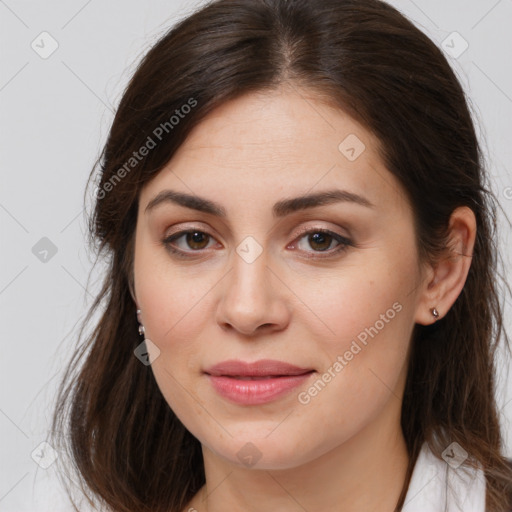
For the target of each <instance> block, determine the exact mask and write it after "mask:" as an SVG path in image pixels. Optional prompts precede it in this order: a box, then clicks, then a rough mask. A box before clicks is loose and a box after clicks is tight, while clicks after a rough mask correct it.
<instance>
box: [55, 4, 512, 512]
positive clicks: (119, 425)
mask: <svg viewBox="0 0 512 512" xmlns="http://www.w3.org/2000/svg"><path fill="white" fill-rule="evenodd" d="M283 84H289V85H291V86H293V87H295V88H297V90H300V89H301V88H304V89H308V90H310V91H314V92H315V93H316V94H317V96H318V97H319V98H322V99H323V100H324V101H328V102H331V103H332V104H334V105H336V107H337V108H339V109H341V110H342V111H344V112H346V113H348V114H349V115H350V116H352V117H353V118H354V119H356V120H357V121H359V122H360V123H361V124H362V125H363V126H365V127H366V128H367V129H368V130H369V131H371V132H372V133H374V134H375V135H376V136H377V138H378V140H379V141H380V143H381V147H380V148H379V151H380V156H381V158H382V160H383V162H384V163H385V165H386V167H387V169H388V170H389V172H391V173H392V174H393V175H394V176H395V177H396V178H397V179H398V180H399V182H400V183H401V185H402V187H403V190H404V191H405V193H406V194H407V197H408V199H409V201H410V204H411V206H412V208H413V211H414V219H415V227H416V243H417V246H418V250H419V254H420V258H421V260H422V261H428V262H432V263H434V262H436V261H438V259H439V258H441V257H443V255H445V254H446V248H447V240H448V221H449V219H450V215H451V213H452V212H453V211H454V209H455V208H457V207H459V206H468V207H469V208H471V209H472V211H473V212H474V214H475V217H476V222H477V234H476V240H475V246H474V252H473V255H472V263H471V267H470V270H469V274H468V276H467V280H466V282H465V285H464V288H463V290H462V292H461V294H460V295H459V297H458V298H457V300H456V301H455V303H454V304H453V306H452V308H451V309H450V310H449V311H448V312H447V313H446V315H445V316H444V317H443V318H442V319H440V320H439V321H437V322H436V323H434V324H433V325H430V326H424V325H419V324H416V326H415V328H414V331H413V336H412V339H411V343H412V346H411V352H410V360H409V366H408V374H407V381H406V387H405V394H404V398H403V405H402V417H401V425H402V430H403V433H404V436H405V440H406V444H407V449H408V452H409V456H410V464H409V468H408V476H407V479H406V481H405V483H404V487H403V490H402V494H401V497H400V500H399V503H398V504H397V510H400V509H401V507H402V505H403V501H404V498H405V494H406V492H407V488H408V484H409V480H410V476H411V472H412V469H413V467H414V464H415V462H416V459H417V456H418V453H419V450H420V448H421V446H422V444H423V443H424V442H428V444H429V446H430V448H431V449H432V450H433V452H434V453H435V454H436V455H437V456H438V457H441V453H442V452H443V451H444V449H445V448H446V447H447V446H448V445H449V444H451V443H452V442H454V441H456V442H458V443H459V444H460V445H461V446H462V447H463V448H464V449H465V450H466V451H467V452H468V453H469V454H470V458H468V459H467V461H466V463H465V464H468V465H470V464H471V465H474V464H480V465H481V466H482V467H483V468H484V470H485V476H486V481H487V510H488V511H489V512H504V511H505V510H508V509H507V507H510V506H511V504H510V502H509V503H508V504H507V500H509V499H510V498H509V496H510V494H511V489H512V470H511V469H510V467H509V466H508V465H507V463H506V459H505V457H504V456H503V453H502V449H503V441H502V436H501V432H500V424H499V412H498V408H497V405H496V402H495V395H494V393H495V353H496V349H497V347H498V344H499V342H500V339H502V338H503V339H504V340H506V342H507V344H506V346H507V347H509V343H510V342H509V338H508V336H507V334H506V332H505V330H504V327H503V321H502V305H501V304H500V300H499V299H500V293H499V288H498V281H497V277H498V263H499V258H498V254H497V251H496V243H497V242H496V241H497V226H496V205H495V201H496V200H495V198H494V196H493V195H492V193H491V192H490V191H489V189H488V183H487V179H488V178H487V176H486V174H485V172H484V165H483V160H484V159H483V154H482V151H481V148H480V145H479V142H478V140H477V137H476V134H475V129H474V125H473V122H472V118H471V114H470V111H469V108H468V102H467V100H466V97H465V94H464V92H463V89H462V87H461V85H460V83H459V81H458V79H457V78H456V76H455V74H454V72H453V71H452V69H451V67H450V65H449V64H448V62H447V60H446V58H445V57H444V55H443V54H442V52H441V51H440V50H439V48H438V47H437V46H436V45H435V44H434V43H433V42H432V41H431V40H430V39H429V38H428V37H427V36H426V35H425V34H423V33H422V32H421V31H420V30H419V29H417V28H416V27H415V26H414V25H413V24H412V23H411V22H410V21H409V20H407V19H406V18H405V17H404V16H403V15H402V14H400V13H399V12H398V11H397V10H396V9H394V8H393V7H391V6H390V5H388V4H386V3H384V2H381V1H378V0H322V1H318V0H218V1H213V2H210V3H208V4H207V5H205V6H204V7H202V8H201V9H199V10H198V11H196V12H195V13H194V14H192V15H190V16H188V17H187V18H185V19H184V20H182V21H181V22H179V23H178V24H176V25H175V26H174V27H173V28H172V29H171V30H170V31H169V32H168V33H166V34H165V36H164V37H162V38H161V39H160V40H159V41H158V42H157V43H156V44H155V45H154V47H153V48H152V49H151V50H150V51H149V52H148V53H147V54H146V56H145V57H144V58H143V60H142V62H141V63H140V65H139V67H138V69H137V70H136V72H135V74H134V76H133V78H132V79H131V81H130V83H129V84H128V86H127V88H126V90H125V92H124V95H123V97H122V100H121V102H120V104H119V107H118V109H117V112H116V115H115V119H114V121H113V124H112V128H111V130H110V133H109V136H108V140H107V142H106V145H105V147H104V149H103V151H102V153H101V155H100V158H99V159H98V162H97V165H96V166H95V169H93V173H94V171H95V170H96V168H98V167H99V169H100V171H101V175H100V179H99V185H98V187H99V188H98V189H97V193H96V201H95V207H94V208H95V209H94V212H93V215H92V216H91V218H90V237H91V242H92V243H97V249H98V256H101V255H104V256H106V261H107V265H108V269H107V272H106V275H105V279H104V281H103V284H102V288H101V290H100V293H99V294H98V295H97V297H96V299H95V301H94V303H93V305H92V307H91V309H90V310H89V313H88V315H87V317H86V318H85V321H84V324H83V326H82V329H81V330H80V335H79V340H81V339H82V338H83V333H84V329H85V326H86V325H87V324H88V323H89V322H90V320H91V318H92V316H93V314H94V313H95V312H99V315H100V316H99V321H97V322H96V323H95V325H94V329H93V330H92V332H90V333H89V335H88V336H87V337H86V338H85V339H84V340H83V341H79V343H80V344H79V346H78V347H77V350H76V352H75V353H74V355H73V358H72V360H71V363H70V366H69V367H68V369H67V371H66V374H65V376H64V379H63V381H62V383H61V387H60V388H59V392H58V400H57V406H56V408H55V411H54V417H53V424H52V435H53V443H54V444H55V445H58V446H61V450H64V451H65V452H66V453H69V462H70V464H71V465H72V466H73V469H74V470H75V471H76V473H77V475H78V477H79V483H80V486H81V491H82V492H83V494H84V495H85V496H86V497H87V499H89V500H90V501H91V503H94V502H95V500H96V501H98V502H100V503H103V504H104V505H106V506H107V507H108V509H109V510H113V511H116V512H134V511H148V512H149V511H151V512H163V511H166V512H169V511H170V512H180V511H181V510H182V508H183V507H184V506H185V505H186V504H187V503H188V502H189V501H190V500H191V498H192V497H193V496H194V494H195V493H196V492H197V491H198V490H199V489H200V487H201V486H202V485H203V484H204V482H205V475H204V467H203V459H202V452H201V445H200V442H199V441H198V440H197V439H196V438H195V437H193V436H192V435H191V434H190V433H189V432H188V430H187V429H186V428H185V426H184V425H183V424H182V423H181V422H180V420H179V419H178V418H177V417H176V415H175V414H174V412H173V411H172V410H171V408H170V407H169V405H168V404H167V403H166V401H165V400H164V398H163V396H162V393H161V392H160V390H159V388H158V386H157V384H156V381H155V378H154V376H153V373H152V371H151V367H150V366H145V365H143V364H141V362H140V361H139V360H138V359H137V358H136V357H135V356H134V353H133V352H134V349H135V348H136V347H137V346H138V345H139V344H140V343H141V339H140V337H139V335H138V324H137V320H136V306H135V303H134V301H133V299H132V296H131V293H130V289H131V287H132V283H133V252H134V236H135V225H136V221H137V211H138V199H139V193H140V190H141V188H142V187H143V186H144V185H145V184H146V183H148V181H150V180H151V179H152V178H153V177H155V176H156V174H157V173H158V172H159V171H160V170H161V169H162V168H163V167H164V166H165V164H166V163H168V162H169V160H170V159H171V158H172V156H173V154H174V153H175V152H176V150H177V148H178V147H179V146H180V145H181V144H182V143H183V142H184V140H185V138H186V137H187V135H188V134H189V133H190V131H191V129H192V128H193V127H194V126H196V125H197V124H198V123H200V122H201V120H202V119H203V118H204V117H205V116H206V115H207V114H208V113H209V112H211V111H212V110H213V109H215V108H216V107H218V106H219V105H221V104H223V103H224V102H226V101H228V100H231V99H234V98H237V97H238V96H240V95H241V94H247V93H250V92H261V91H272V90H274V89H276V88H277V87H279V86H280V85H283ZM193 102H195V104H194V107H193V108H190V109H186V111H187V113H186V114H185V113H184V112H185V110H183V105H186V104H188V105H191V104H192V103H193ZM176 111H179V112H181V114H182V115H179V121H177V122H176V120H174V121H170V118H171V116H172V115H173V114H175V113H176V115H178V113H177V112H176ZM165 123H167V124H165ZM162 126H165V127H166V129H163V128H162ZM157 127H161V129H160V131H157V132H156V133H158V134H159V137H157V136H156V134H155V130H156V129H157ZM149 138H151V139H152V140H153V142H155V143H156V145H155V146H154V147H153V148H152V149H150V151H149V152H148V153H147V154H146V155H145V156H144V157H143V158H140V160H139V159H138V158H137V161H136V162H134V161H132V160H130V159H131V158H133V154H134V152H138V150H139V149H140V148H141V147H142V146H144V145H148V140H149ZM156 139H158V141H157V140H156ZM121 169H124V172H123V171H121ZM93 173H91V177H92V175H93ZM109 184H110V185H109ZM505 285H506V283H505ZM506 288H507V290H508V292H510V288H509V287H508V285H506Z"/></svg>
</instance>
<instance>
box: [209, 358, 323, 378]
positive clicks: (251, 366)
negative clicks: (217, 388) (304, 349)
mask: <svg viewBox="0 0 512 512" xmlns="http://www.w3.org/2000/svg"><path fill="white" fill-rule="evenodd" d="M312 370H313V368H301V367H299V366H295V365H293V364H290V363H285V362H284V361H277V360H275V359H260V360H259V361H255V362H253V363H246V362H245V361H241V360H239V359H229V360H227V361H222V362H221V363H218V364H215V365H214V366H211V367H210V368H208V369H207V370H205V373H207V374H209V375H213V376H228V377H278V376H279V377H280V376H283V375H286V376H293V375H301V374H304V373H307V372H310V371H312Z"/></svg>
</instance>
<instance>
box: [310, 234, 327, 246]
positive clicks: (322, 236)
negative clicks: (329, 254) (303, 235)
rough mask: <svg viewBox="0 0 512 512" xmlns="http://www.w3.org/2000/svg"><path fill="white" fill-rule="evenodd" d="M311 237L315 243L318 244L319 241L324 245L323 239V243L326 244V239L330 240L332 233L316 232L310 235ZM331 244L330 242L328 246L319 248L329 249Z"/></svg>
mask: <svg viewBox="0 0 512 512" xmlns="http://www.w3.org/2000/svg"><path fill="white" fill-rule="evenodd" d="M309 238H310V241H312V242H313V244H318V243H319V244H320V245H322V241H323V243H324V245H325V242H326V240H327V241H328V240H329V238H330V235H328V234H325V233H314V234H313V235H310V237H309ZM329 245H331V244H330V242H329V243H328V244H327V246H326V247H323V248H319V249H320V250H325V249H328V248H329Z"/></svg>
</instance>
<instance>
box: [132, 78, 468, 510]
mask: <svg viewBox="0 0 512 512" xmlns="http://www.w3.org/2000/svg"><path fill="white" fill-rule="evenodd" d="M349 134H355V135H356V136H357V137H358V138H359V139H360V140H361V141H362V142H363V143H364V145H365V147H366V149H365V150H364V151H363V152H362V154H361V155H360V156H359V157H358V158H356V159H355V160H354V161H350V160H349V159H347V158H346V157H345V155H344V154H342V152H340V150H339V149H338V146H339V144H340V142H341V141H343V140H344V139H345V137H347V136H348V135H349ZM378 144H379V141H378V140H377V139H376V138H375V137H374V136H373V135H372V133H370V132H369V131H367V130H366V129H364V128H363V127H362V126H361V125H360V124H358V123H357V122H356V121H355V120H353V119H352V118H351V117H349V116H348V115H347V114H345V113H344V112H343V111H340V110H339V109H334V108H332V107H329V106H327V105H326V104H324V103H322V102H320V100H319V99H318V97H317V96H315V94H314V93H313V92H308V91H306V90H304V89H298V88H295V87H284V86H283V87H281V88H280V89H279V90H277V91H274V92H271V93H269V92H266V93H259V94H254V93H252V94H250V95H246V96H243V97H241V98H238V99H236V100H233V101H230V102H227V103H225V104H223V105H222V106H220V107H219V108H217V109H216V110H215V111H213V112H212V113H210V114H209V115H208V117H206V118H205V119H204V120H203V121H202V122H201V123H200V124H199V125H198V126H196V127H195V128H194V130H193V132H192V133H191V134H190V136H189V138H188V139H187V140H186V141H185V143H184V144H183V145H182V146H181V147H180V149H179V150H178V152H177V153H176V154H175V155H174V157H173V158H172V160H171V161H170V162H169V164H168V165H167V166H166V167H165V168H164V169H163V170H162V171H161V172H160V173H159V174H158V175H157V176H156V177H155V178H154V179H153V180H152V181H151V182H149V183H148V184H146V185H145V187H144V189H143V190H142V192H141V195H140V201H139V212H138V220H137V227H136V243H135V260H134V279H135V290H134V292H133V298H134V300H135V302H136V303H137V306H138V307H139V308H140V309H141V310H142V314H141V317H140V320H141V322H142V323H143V324H144V326H145V329H146V338H148V339H150V340H151V341H152V342H153V343H154V344H155V345H156V346H157V347H158V348H159V350H160V355H159V357H157V358H156V359H155V360H154V362H153V363H152V365H151V367H152V370H153V372H154V375H155V378H156V381H157V383H158V386H159V388H160V390H161V392H162V394H163V396H164V398H165V400H166V401H167V403H168V404H169V406H170V407H171V408H172V409H173V410H174V412H175V413H176V415H177V416H178V417H179V419H180V420H181V421H182V423H183V424H184V425H185V426H186V428H187V429H188V430H189V431H190V432H191V433H192V434H193V435H194V436H195V437H196V438H197V439H198V440H199V441H200V442H201V445H202V450H203V457H204V461H205V472H206V485H205V486H204V487H203V488H202V489H201V490H200V491H199V492H198V493H197V494H196V496H194V498H193V499H192V501H191V502H190V503H189V504H188V505H187V507H186V508H184V511H189V510H190V511H193V510H197V511H199V512H201V511H206V510H208V511H210V512H220V511H221V510H222V511H224V510H226V509H228V510H233V511H245V512H247V511H251V512H257V511H268V510H279V511H283V512H288V511H290V512H291V511H298V510H309V511H313V510H323V511H339V510H341V508H342V509H343V510H344V512H355V511H361V510H365V511H379V512H390V511H393V510H394V507H395V505H396V502H397V500H398V497H399V494H400V491H401V488H402V485H403V482H404V479H405V473H406V468H407V464H408V455H407V451H406V446H405V442H404V438H403V434H402V431H401V428H400V410H401V405H402V396H403V389H404V384H405V378H406V369H407V358H408V349H409V346H410V339H411V333H412V329H413V327H414V325H415V323H420V324H430V323H432V322H434V321H435V318H434V317H433V316H432V313H431V312H430V308H432V307H434V306H435V307H436V308H437V310H438V311H439V313H440V317H442V316H443V315H444V314H445V313H446V311H448V310H449V308H450V307H451V306H452V304H453V303H454V302H455V300H456V298H457V296H458V295H459V293H460V292H461V290H462V287H463V285H464V282H465V280H466V276H467V273H468V270H469V266H470V264H471V257H470V255H471V253H472V250H473V245H474V239H475V232H476V226H475V218H474V215H473V213H472V211H471V210H470V209H468V208H460V209H458V210H456V211H455V212H454V213H453V215H452V219H451V228H452V242H453V243H452V246H451V247H452V249H453V251H454V252H453V253H452V257H446V258H443V259H442V260H441V261H440V262H439V263H438V264H437V265H436V266H430V265H426V264H421V263H420V261H419V259H418V252H417V249H416V246H415V243H414V240H415V238H414V226H413V215H412V209H411V206H410V204H409V203H408V201H407V199H406V197H405V195H404V192H403V190H402V188H401V186H400V185H399V183H398V182H397V181H396V180H395V178H394V177H393V175H392V174H391V173H390V172H389V171H387V169H386V168H385V167H384V165H383V163H382V161H381V159H380V157H379V154H378V152H377V148H378ZM334 188H337V189H345V190H348V191H351V192H354V193H357V194H360V195H362V196H364V197H365V198H367V199H368V200H369V201H371V203H373V204H374V207H373V208H367V207H364V206H361V205H358V204H354V203H350V202H338V203H333V204H329V205H323V206H317V207H315V208H312V209H307V210H303V211H299V212H295V213H292V214H290V215H288V216H285V217H283V218H278V219H274V218H273V216H272V210H271V209H272V206H273V205H274V203H275V202H277V201H279V200H282V199H285V198H292V197H296V196H299V195H302V194H305V193H313V192H320V191H324V190H330V189H334ZM164 189H172V190H174V191H178V192H185V193H189V194H195V195H198V196H201V197H204V198H208V199H210V200H211V201H214V202H216V203H219V204H220V205H222V206H223V207H224V208H225V209H226V212H227V215H226V218H224V219H223V218H219V217H215V216H213V215H211V214H207V213H202V212H199V211H196V210H192V209H189V208H185V207H183V206H179V205H176V204H173V203H171V202H168V203H162V204H160V205H159V206H157V207H155V208H154V209H153V210H151V211H150V213H148V212H145V208H146V206H147V205H148V203H149V202H150V201H151V199H153V198H154V197H155V196H156V195H157V194H158V193H159V192H160V191H162V190H164ZM191 228H192V229H195V230H196V231H197V230H199V231H201V232H202V233H206V234H207V235H210V236H209V237H208V236H205V235H203V238H202V239H201V238H198V239H196V242H195V243H194V240H190V239H189V240H188V241H189V243H188V244H187V237H186V236H182V237H181V238H179V239H178V240H174V242H173V243H174V246H175V247H177V248H178V249H181V250H182V251H184V252H185V253H186V254H188V255H189V256H190V257H189V258H184V259H180V258H177V257H176V256H173V255H172V254H171V253H170V252H169V251H168V250H167V249H166V247H165V245H164V243H163V242H162V240H163V239H164V238H166V237H168V236H169V235H171V234H175V233H177V232H178V231H182V230H186V229H191ZM301 228H311V229H312V230H314V229H315V228H316V229H318V228H325V229H329V230H331V231H333V232H334V233H337V234H339V235H341V236H344V237H346V238H348V239H349V240H350V241H351V242H352V243H353V244H354V245H353V246H351V245H349V246H346V249H345V250H344V251H342V252H339V253H337V254H336V253H335V250H336V248H337V247H338V246H339V245H338V242H337V241H336V239H334V238H327V241H325V240H324V241H323V242H322V241H321V243H319V242H316V244H315V240H311V236H310V237H309V241H308V235H307V234H306V235H304V234H301V233H300V231H299V229H301ZM313 232H314V231H313ZM247 236H252V237H253V238H254V239H255V240H256V241H257V242H258V243H259V245H260V246H261V249H262V253H261V255H260V256H259V257H258V258H257V259H256V260H255V261H254V262H252V263H248V262H247V261H245V260H244V259H243V258H242V257H241V256H239V254H238V253H237V252H236V248H237V246H239V244H241V242H242V241H243V240H244V239H245V238H246V237H247ZM197 240H198V241H197ZM322 248H323V249H326V250H324V251H322ZM194 251H195V252H194ZM329 251H330V253H331V256H330V257H327V258H325V257H324V258H321V257H322V256H325V255H326V253H327V252H329ZM447 254H448V253H447ZM448 255H449V254H448ZM464 255H465V256H464ZM308 256H312V258H308ZM315 256H317V258H314V257H315ZM318 256H320V257H318ZM396 303H398V304H399V305H400V306H401V308H400V311H399V312H396V311H395V312H396V314H395V315H394V316H393V318H392V319H389V317H388V316H387V317H386V318H387V319H388V321H387V322H385V324H384V327H383V328H380V329H378V334H376V335H374V336H373V337H368V342H367V345H362V344H361V343H359V345H361V347H362V349H361V350H360V351H359V352H358V353H357V354H356V355H354V356H353V358H352V359H351V360H350V361H347V364H346V366H344V367H343V369H342V370H341V371H339V372H338V373H336V372H335V373H336V376H335V377H334V378H332V379H331V381H330V382H328V383H327V384H326V385H325V387H323V389H321V391H320V392H318V393H317V394H316V396H314V397H311V399H310V401H309V402H308V403H306V404H304V403H300V402H299V400H298V394H299V393H300V392H301V391H306V392H307V390H308V389H310V388H311V386H312V385H313V383H314V382H315V381H317V380H318V378H319V377H320V376H321V375H322V374H324V372H326V371H327V370H328V368H329V367H331V368H332V366H333V363H334V362H335V361H336V360H337V356H340V355H341V356H343V355H344V354H345V353H346V352H347V350H349V348H350V346H351V343H352V342H353V340H355V339H357V336H358V335H359V334H360V333H361V332H362V331H364V330H365V328H369V327H370V326H375V325H376V322H377V320H379V319H381V318H382V316H381V315H386V311H388V310H390V308H391V309H392V305H393V304H396ZM379 325H380V324H379ZM231 358H238V359H242V360H245V361H255V360H258V359H263V358H271V359H278V360H282V361H286V362H289V363H292V364H296V365H298V366H301V367H306V368H312V369H314V370H316V372H315V373H314V374H313V375H312V376H311V377H310V378H308V380H307V381H306V383H305V384H304V385H302V386H300V387H299V388H296V389H294V390H292V391H291V392H289V393H288V394H286V395H285V396H282V397H280V398H278V399H277V400H275V401H273V402H270V403H266V404H263V405H237V404H234V403H232V402H229V401H227V400H226V399H224V398H222V397H221V396H219V395H218V394H217V393H216V392H215V390H214V389H213V388H212V386H211V385H210V383H209V381H208V378H207V377H206V376H205V375H204V373H203V370H205V369H206V368H207V367H209V366H211V365H213V364H215V363H218V362H220V361H224V360H226V359H231ZM331 373H332V372H331ZM248 442H250V443H252V444H253V445H254V446H256V447H257V450H258V452H259V453H260V458H259V460H258V461H257V463H256V464H254V465H252V466H250V467H249V466H248V465H246V464H244V463H242V461H241V460H240V459H239V458H238V456H237V453H238V451H239V450H240V449H241V448H242V447H243V446H244V445H246V443H248ZM254 453H256V451H255V452H254Z"/></svg>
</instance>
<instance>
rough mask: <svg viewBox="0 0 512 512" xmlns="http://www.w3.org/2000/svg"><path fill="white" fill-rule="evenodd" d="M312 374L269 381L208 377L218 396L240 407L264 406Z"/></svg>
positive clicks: (274, 378) (275, 378) (276, 378)
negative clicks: (240, 405)
mask: <svg viewBox="0 0 512 512" xmlns="http://www.w3.org/2000/svg"><path fill="white" fill-rule="evenodd" d="M313 373H314V372H310V373H304V374H302V375H289V376H283V377H273V378H270V379H255V380H240V379H237V378H236V377H222V376H221V377H218V376H213V375H208V374H207V376H208V377H209V379H210V382H211V383H212V386H213V388H214V389H215V391H217V393H219V395H221V396H223V397H225V398H227V399H229V400H231V401H232V402H235V403H237V404H242V405H258V404H265V403H267V402H271V401H273V400H276V399H277V398H279V397H280V396H282V395H284V394H285V393H287V392H288V391H290V390H292V389H293V388H296V387H297V386H300V385H301V384H303V383H304V382H305V381H306V380H307V379H308V378H309V377H310V376H311V375H312V374H313Z"/></svg>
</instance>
